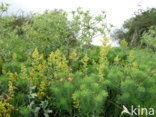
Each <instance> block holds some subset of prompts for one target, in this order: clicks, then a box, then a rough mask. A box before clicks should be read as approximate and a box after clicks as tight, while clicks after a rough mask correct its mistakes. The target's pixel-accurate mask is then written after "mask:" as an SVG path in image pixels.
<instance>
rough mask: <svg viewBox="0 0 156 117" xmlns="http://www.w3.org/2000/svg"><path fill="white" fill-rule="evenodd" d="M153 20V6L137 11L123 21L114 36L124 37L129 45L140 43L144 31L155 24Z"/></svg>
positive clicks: (121, 38)
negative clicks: (121, 26)
mask: <svg viewBox="0 0 156 117" xmlns="http://www.w3.org/2000/svg"><path fill="white" fill-rule="evenodd" d="M155 21H156V9H155V8H151V9H148V10H146V11H141V12H140V11H139V12H138V13H135V16H134V17H132V18H130V19H129V20H127V21H125V23H124V25H123V28H121V29H118V30H116V32H115V34H114V37H115V38H117V39H120V40H123V39H125V40H126V41H127V42H128V43H129V46H132V47H136V46H138V45H140V44H141V40H142V38H141V37H142V36H143V34H144V32H148V30H149V27H151V26H155V25H156V22H155Z"/></svg>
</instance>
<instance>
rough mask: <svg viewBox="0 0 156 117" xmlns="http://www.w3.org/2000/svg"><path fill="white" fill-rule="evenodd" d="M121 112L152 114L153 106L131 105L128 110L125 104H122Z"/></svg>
mask: <svg viewBox="0 0 156 117" xmlns="http://www.w3.org/2000/svg"><path fill="white" fill-rule="evenodd" d="M123 114H128V115H151V116H152V115H154V108H142V107H140V106H138V107H136V108H135V107H134V106H133V105H132V106H131V110H130V111H129V110H128V109H127V108H126V106H124V105H123V111H122V112H121V116H122V115H123Z"/></svg>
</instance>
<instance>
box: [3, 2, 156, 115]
mask: <svg viewBox="0 0 156 117" xmlns="http://www.w3.org/2000/svg"><path fill="white" fill-rule="evenodd" d="M7 7H8V6H7V4H2V5H1V7H0V13H1V16H0V117H53V116H54V117H68V116H69V117H74V116H80V117H90V116H95V117H99V116H104V117H120V116H127V115H126V114H123V115H121V112H122V110H123V105H124V106H126V107H127V108H128V109H130V108H131V105H134V106H136V107H137V106H138V105H139V106H140V107H146V108H155V109H156V101H155V99H156V85H155V84H156V63H155V61H156V54H155V51H153V48H155V47H156V42H155V36H156V29H155V27H151V28H150V29H149V30H148V32H146V33H144V34H143V35H142V37H141V38H142V43H141V44H146V46H144V49H140V48H139V47H137V48H135V49H130V48H129V47H128V44H129V43H127V42H126V41H125V40H122V41H121V42H120V44H121V46H120V47H116V48H112V47H111V46H110V45H109V44H108V43H109V39H108V38H107V36H106V33H107V31H108V28H109V26H108V25H106V23H105V17H106V15H105V13H104V12H103V13H102V14H100V15H98V16H92V15H91V14H90V13H89V11H84V10H82V9H81V8H78V9H77V10H76V11H73V12H71V14H70V15H71V17H72V18H71V20H69V19H68V17H67V15H68V14H67V13H66V12H65V11H62V10H54V11H45V12H44V13H43V14H33V15H32V16H31V17H26V16H6V15H4V13H5V12H6V11H7ZM97 35H104V36H103V39H102V46H94V45H92V44H91V42H92V38H94V37H95V36H97ZM151 47H152V48H151ZM139 114H140V117H141V116H146V113H145V112H140V113H139Z"/></svg>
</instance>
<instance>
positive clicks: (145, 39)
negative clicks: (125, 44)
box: [141, 26, 156, 50]
mask: <svg viewBox="0 0 156 117" xmlns="http://www.w3.org/2000/svg"><path fill="white" fill-rule="evenodd" d="M141 42H142V45H146V46H147V47H149V48H152V49H153V50H156V26H155V27H150V29H149V30H148V32H146V33H145V34H143V36H142V40H141Z"/></svg>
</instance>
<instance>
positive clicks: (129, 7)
mask: <svg viewBox="0 0 156 117" xmlns="http://www.w3.org/2000/svg"><path fill="white" fill-rule="evenodd" d="M1 2H7V3H10V5H11V6H10V12H15V11H17V10H18V9H22V10H24V11H34V12H42V11H44V10H46V9H49V10H52V9H64V10H66V11H71V10H74V9H76V8H78V7H82V8H84V9H87V10H91V12H93V13H99V12H100V11H106V12H107V22H108V23H111V24H113V25H114V26H115V27H120V26H121V25H122V24H123V22H124V21H125V20H126V19H128V18H130V17H132V16H133V13H134V12H135V11H137V10H138V9H139V8H142V9H147V8H151V7H155V8H156V0H0V3H1ZM139 5H141V7H139Z"/></svg>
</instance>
